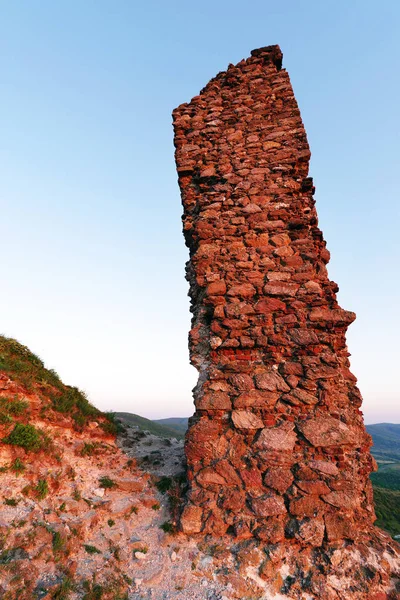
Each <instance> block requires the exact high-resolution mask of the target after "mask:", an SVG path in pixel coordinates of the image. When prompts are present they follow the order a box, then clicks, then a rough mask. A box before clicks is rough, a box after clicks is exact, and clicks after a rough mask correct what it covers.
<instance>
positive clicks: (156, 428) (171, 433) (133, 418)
mask: <svg viewBox="0 0 400 600" xmlns="http://www.w3.org/2000/svg"><path fill="white" fill-rule="evenodd" d="M115 416H116V418H117V419H121V420H122V421H128V423H130V424H131V425H136V427H139V429H141V430H142V431H149V432H150V433H154V435H158V436H160V437H165V438H171V437H174V438H178V439H181V438H182V437H183V435H182V434H181V433H180V432H179V431H176V430H175V429H172V428H170V427H166V426H165V425H161V424H160V423H158V422H157V421H151V420H150V419H146V418H145V417H140V416H139V415H135V414H133V413H127V412H117V413H115Z"/></svg>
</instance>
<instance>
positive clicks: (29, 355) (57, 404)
mask: <svg viewBox="0 0 400 600" xmlns="http://www.w3.org/2000/svg"><path fill="white" fill-rule="evenodd" d="M0 372H4V373H6V374H7V375H8V376H9V377H10V378H11V379H13V381H15V382H17V383H19V384H20V385H21V386H23V387H24V388H25V389H26V390H27V392H35V393H37V394H39V395H40V396H41V397H42V399H43V407H42V414H41V416H42V417H45V416H46V410H48V409H53V410H54V411H57V412H60V413H63V414H65V415H68V416H70V417H72V418H73V419H74V421H75V424H76V426H77V427H83V426H84V425H86V423H87V422H88V421H90V420H93V419H97V418H98V417H100V416H104V415H103V413H101V411H99V410H98V409H97V408H96V407H94V406H93V405H92V404H91V403H90V402H89V400H88V399H87V397H86V395H85V394H84V393H83V392H81V391H80V390H79V389H78V388H76V387H71V386H67V385H64V384H63V382H62V381H61V379H60V378H59V376H58V375H57V373H56V372H55V371H54V370H52V369H46V367H45V366H44V364H43V362H42V360H41V359H40V358H39V357H38V356H36V354H33V352H31V351H30V350H29V349H28V348H27V347H26V346H23V345H22V344H20V343H19V342H17V341H16V340H14V339H12V338H7V337H5V336H0ZM27 408H28V403H27V402H26V401H25V400H21V399H18V398H1V400H0V421H1V422H3V423H6V422H8V423H12V421H13V417H15V416H21V415H23V414H24V412H25V411H26V410H27ZM27 434H28V431H24V432H22V430H19V429H17V427H15V428H14V430H13V433H12V434H11V438H12V439H14V438H16V437H18V438H21V435H22V436H24V435H25V437H26V435H27ZM30 434H31V437H32V435H33V434H32V432H30ZM9 437H10V436H9ZM9 443H16V442H15V441H14V442H13V441H9ZM16 445H23V444H18V443H17V444H16Z"/></svg>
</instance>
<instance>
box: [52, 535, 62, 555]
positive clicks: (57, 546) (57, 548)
mask: <svg viewBox="0 0 400 600" xmlns="http://www.w3.org/2000/svg"><path fill="white" fill-rule="evenodd" d="M52 546H53V552H61V550H63V549H64V547H65V540H64V538H63V537H62V535H61V533H60V532H59V531H53V540H52Z"/></svg>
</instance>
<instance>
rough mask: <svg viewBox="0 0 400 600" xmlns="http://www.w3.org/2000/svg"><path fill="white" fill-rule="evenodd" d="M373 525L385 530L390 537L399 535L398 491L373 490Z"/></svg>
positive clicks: (399, 501)
mask: <svg viewBox="0 0 400 600" xmlns="http://www.w3.org/2000/svg"><path fill="white" fill-rule="evenodd" d="M374 499H375V512H376V516H377V521H376V523H375V525H376V526H377V527H380V528H381V529H385V530H386V531H388V532H389V533H390V534H391V535H392V536H394V535H400V491H394V490H386V489H384V488H379V487H375V488H374Z"/></svg>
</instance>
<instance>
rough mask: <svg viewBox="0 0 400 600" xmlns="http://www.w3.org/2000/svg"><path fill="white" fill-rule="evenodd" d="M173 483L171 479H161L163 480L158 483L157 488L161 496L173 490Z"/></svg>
mask: <svg viewBox="0 0 400 600" xmlns="http://www.w3.org/2000/svg"><path fill="white" fill-rule="evenodd" d="M172 483H173V482H172V478H171V477H161V479H159V480H158V481H156V488H157V489H158V491H159V492H161V494H166V493H167V492H168V490H170V489H171V486H172Z"/></svg>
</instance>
